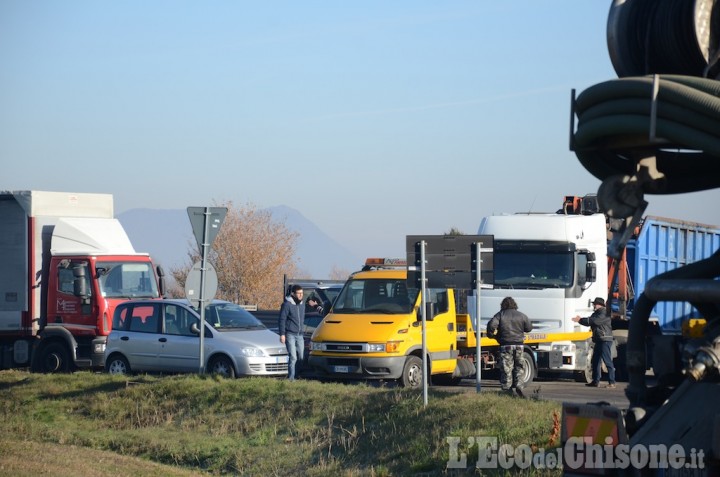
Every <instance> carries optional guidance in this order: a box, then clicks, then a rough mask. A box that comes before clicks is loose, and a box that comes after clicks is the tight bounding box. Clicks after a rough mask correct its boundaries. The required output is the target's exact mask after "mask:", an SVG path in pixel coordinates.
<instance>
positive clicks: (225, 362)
mask: <svg viewBox="0 0 720 477" xmlns="http://www.w3.org/2000/svg"><path fill="white" fill-rule="evenodd" d="M208 368H209V369H208V371H210V373H211V374H218V375H220V376H222V377H223V378H229V379H231V378H234V377H235V368H234V367H233V364H232V361H230V360H229V359H228V358H226V357H225V356H218V357H217V358H213V359H212V361H210V364H209V365H208Z"/></svg>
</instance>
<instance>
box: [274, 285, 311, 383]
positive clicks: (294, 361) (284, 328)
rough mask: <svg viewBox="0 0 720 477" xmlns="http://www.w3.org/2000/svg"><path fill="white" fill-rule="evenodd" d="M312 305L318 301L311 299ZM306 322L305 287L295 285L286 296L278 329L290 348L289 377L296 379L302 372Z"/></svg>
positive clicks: (281, 337) (281, 308)
mask: <svg viewBox="0 0 720 477" xmlns="http://www.w3.org/2000/svg"><path fill="white" fill-rule="evenodd" d="M308 303H309V304H310V306H317V302H315V301H314V300H309V301H308ZM304 322H305V304H304V303H303V288H302V287H301V286H300V285H293V286H292V288H291V289H290V295H289V296H287V297H285V301H283V304H282V306H281V307H280V317H279V318H278V329H279V332H280V342H281V343H283V344H284V345H285V347H286V348H287V350H288V355H289V362H288V379H289V380H290V381H294V380H295V377H296V376H299V374H300V372H299V371H300V367H301V366H302V362H303V358H304V355H305V338H304V337H303V324H304Z"/></svg>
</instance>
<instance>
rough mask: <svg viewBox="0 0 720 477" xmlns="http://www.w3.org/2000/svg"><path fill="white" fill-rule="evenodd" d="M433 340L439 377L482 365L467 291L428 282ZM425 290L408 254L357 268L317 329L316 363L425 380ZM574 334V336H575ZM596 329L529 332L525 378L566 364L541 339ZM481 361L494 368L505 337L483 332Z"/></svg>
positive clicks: (338, 374)
mask: <svg viewBox="0 0 720 477" xmlns="http://www.w3.org/2000/svg"><path fill="white" fill-rule="evenodd" d="M426 292H427V297H426V304H427V306H426V309H427V316H426V327H427V329H426V340H427V343H426V348H427V359H428V367H429V373H430V375H431V376H432V381H433V383H434V384H458V383H459V382H460V380H461V379H462V378H465V377H473V376H475V373H476V367H475V363H476V362H477V360H476V336H477V334H476V333H475V330H474V328H473V323H472V320H471V318H470V315H469V314H467V313H463V312H462V311H464V310H465V309H466V308H467V306H466V305H465V303H466V301H467V292H466V291H465V290H454V289H450V288H427V289H426ZM420 310H421V297H420V290H419V289H418V288H414V287H412V286H409V285H408V281H407V263H406V261H405V260H404V259H387V258H385V259H383V258H370V259H368V260H367V261H366V264H365V266H364V267H363V269H362V270H361V271H359V272H355V273H353V274H352V275H351V276H350V277H349V279H348V281H347V282H346V283H345V286H344V287H343V289H342V291H341V292H340V294H339V295H338V297H337V299H336V300H335V302H334V303H333V307H332V309H331V310H330V311H329V313H328V314H327V316H326V317H325V318H324V320H323V321H322V323H321V324H320V326H318V327H317V329H316V330H315V332H314V333H313V335H312V339H311V343H310V359H309V364H310V366H311V367H312V368H313V369H314V371H315V372H316V373H318V374H319V375H324V376H328V377H333V378H339V379H343V378H344V379H382V380H398V382H399V383H400V384H401V385H403V386H405V387H419V386H421V384H422V373H423V366H422V314H421V311H420ZM570 335H572V336H570ZM589 336H590V333H589V332H582V333H561V334H548V333H530V334H529V335H527V336H526V345H525V353H524V358H525V373H524V375H523V382H525V383H527V382H530V381H532V380H533V379H534V377H535V376H536V374H537V369H538V366H540V367H541V368H542V367H544V366H550V365H551V364H553V365H554V366H556V367H559V366H561V365H562V352H561V351H559V350H551V351H548V350H541V349H538V345H539V344H542V343H548V342H557V341H562V340H572V341H576V340H579V341H586V340H587V339H588V338H589ZM480 344H481V348H482V350H481V357H482V358H481V363H482V369H485V370H490V369H494V368H495V366H496V363H497V355H498V352H499V345H498V342H497V341H495V340H494V339H491V338H488V337H486V336H484V334H483V333H481V342H480Z"/></svg>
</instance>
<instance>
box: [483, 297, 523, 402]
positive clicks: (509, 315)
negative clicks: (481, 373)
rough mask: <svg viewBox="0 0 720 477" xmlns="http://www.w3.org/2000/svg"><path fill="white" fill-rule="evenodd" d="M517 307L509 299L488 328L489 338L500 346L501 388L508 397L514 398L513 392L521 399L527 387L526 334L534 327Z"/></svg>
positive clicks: (503, 303)
mask: <svg viewBox="0 0 720 477" xmlns="http://www.w3.org/2000/svg"><path fill="white" fill-rule="evenodd" d="M517 308H518V306H517V303H515V300H514V299H513V298H512V297H506V298H504V299H503V301H502V303H501V304H500V311H499V312H498V313H496V314H495V316H493V317H492V319H491V320H490V322H489V323H488V326H487V335H488V336H489V337H490V338H495V339H496V340H497V341H498V343H500V364H501V368H500V385H501V387H502V390H503V391H504V392H506V393H509V394H513V389H515V392H516V393H517V395H518V396H520V397H525V395H524V394H523V392H522V389H523V385H524V383H523V382H522V381H521V379H522V374H523V359H522V358H523V349H524V346H523V342H524V341H525V333H529V332H531V331H532V323H530V319H528V317H527V315H525V314H524V313H521V312H520V311H518V309H517Z"/></svg>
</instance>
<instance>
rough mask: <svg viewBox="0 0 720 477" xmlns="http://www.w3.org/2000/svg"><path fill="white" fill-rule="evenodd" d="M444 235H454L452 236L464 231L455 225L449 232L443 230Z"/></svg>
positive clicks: (461, 233)
mask: <svg viewBox="0 0 720 477" xmlns="http://www.w3.org/2000/svg"><path fill="white" fill-rule="evenodd" d="M445 235H454V236H458V235H465V232H463V231H461V230H460V229H458V228H457V227H451V228H450V231H449V232H445Z"/></svg>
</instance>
